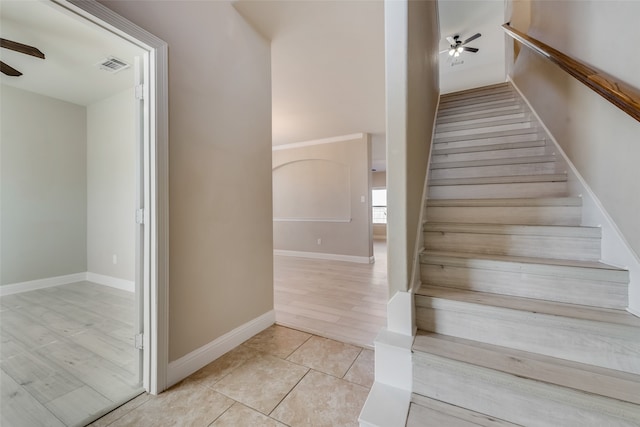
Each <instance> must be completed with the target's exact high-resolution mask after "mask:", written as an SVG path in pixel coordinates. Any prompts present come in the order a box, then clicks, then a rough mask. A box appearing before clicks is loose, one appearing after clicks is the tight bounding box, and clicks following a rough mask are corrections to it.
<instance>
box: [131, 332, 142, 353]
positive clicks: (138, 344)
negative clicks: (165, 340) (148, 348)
mask: <svg viewBox="0 0 640 427" xmlns="http://www.w3.org/2000/svg"><path fill="white" fill-rule="evenodd" d="M133 338H134V341H135V342H134V344H133V345H134V347H135V348H136V349H138V350H142V349H143V348H144V345H143V338H144V334H136V335H135V336H134V337H133Z"/></svg>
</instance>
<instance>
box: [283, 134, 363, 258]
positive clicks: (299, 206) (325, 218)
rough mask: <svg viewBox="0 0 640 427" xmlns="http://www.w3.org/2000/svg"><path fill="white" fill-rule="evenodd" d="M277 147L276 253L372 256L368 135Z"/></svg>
mask: <svg viewBox="0 0 640 427" xmlns="http://www.w3.org/2000/svg"><path fill="white" fill-rule="evenodd" d="M281 147H282V146H278V147H277V148H278V149H276V150H275V151H274V152H273V217H274V223H273V243H274V249H276V250H287V251H300V252H316V253H328V254H337V255H347V256H356V257H367V258H368V257H370V256H372V255H373V247H372V243H371V232H370V223H371V213H370V209H369V206H370V203H371V202H370V199H371V194H370V179H369V177H370V168H371V161H370V153H371V142H370V137H369V135H367V134H363V136H362V138H358V139H354V140H350V141H342V142H334V143H330V144H318V145H311V146H306V147H297V148H289V149H284V150H282V149H279V148H281ZM362 198H364V201H362ZM318 239H321V240H320V244H318Z"/></svg>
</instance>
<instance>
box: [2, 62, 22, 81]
mask: <svg viewBox="0 0 640 427" xmlns="http://www.w3.org/2000/svg"><path fill="white" fill-rule="evenodd" d="M0 72H2V74H6V75H7V76H11V77H20V76H21V75H22V73H21V72H20V71H18V70H16V69H15V68H13V67H12V66H10V65H7V64H5V63H4V62H2V61H0Z"/></svg>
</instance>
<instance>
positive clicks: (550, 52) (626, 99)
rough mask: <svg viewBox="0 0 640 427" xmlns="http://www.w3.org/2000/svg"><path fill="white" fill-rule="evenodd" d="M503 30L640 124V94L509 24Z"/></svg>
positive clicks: (638, 91)
mask: <svg viewBox="0 0 640 427" xmlns="http://www.w3.org/2000/svg"><path fill="white" fill-rule="evenodd" d="M502 28H503V29H504V31H505V32H506V33H507V34H508V35H509V36H511V37H513V38H514V39H515V40H517V41H519V42H520V43H522V44H523V45H524V46H526V47H528V48H529V49H531V50H533V51H534V52H536V53H538V54H540V55H542V56H543V57H545V58H547V59H548V60H549V61H551V62H553V63H554V64H556V65H557V66H559V67H560V68H562V69H563V70H564V71H566V72H567V73H569V74H570V75H572V76H573V77H575V78H576V79H577V80H578V81H580V82H582V83H583V84H585V85H586V86H587V87H589V88H591V89H592V90H593V91H594V92H596V93H598V94H599V95H600V96H602V97H603V98H604V99H606V100H607V101H609V102H611V103H612V104H613V105H615V106H616V107H618V108H620V109H621V110H622V111H624V112H625V113H627V114H628V115H630V116H631V117H633V118H634V119H636V120H637V121H639V122H640V90H638V89H636V88H634V87H633V86H630V85H628V84H626V83H624V82H621V81H619V80H617V79H616V78H615V77H613V76H611V75H609V74H607V73H605V72H604V71H601V70H598V69H597V68H595V67H592V66H590V65H586V64H585V63H583V62H581V61H579V60H577V59H575V58H572V57H570V56H568V55H565V54H564V53H562V52H560V51H558V50H556V49H554V48H552V47H551V46H549V45H547V44H544V43H542V42H541V41H540V40H537V39H535V38H533V37H531V36H528V35H526V34H524V33H522V32H520V31H518V30H516V29H515V28H513V27H511V26H510V25H509V23H506V24H504V25H503V26H502Z"/></svg>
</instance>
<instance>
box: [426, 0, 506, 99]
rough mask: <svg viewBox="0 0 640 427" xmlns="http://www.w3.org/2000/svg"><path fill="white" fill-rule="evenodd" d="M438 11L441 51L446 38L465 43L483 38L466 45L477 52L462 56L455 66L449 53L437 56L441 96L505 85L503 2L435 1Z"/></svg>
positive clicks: (444, 47) (445, 44)
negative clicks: (471, 89) (463, 90)
mask: <svg viewBox="0 0 640 427" xmlns="http://www.w3.org/2000/svg"><path fill="white" fill-rule="evenodd" d="M438 11H439V20H440V35H441V40H440V51H442V50H445V49H448V48H449V42H447V40H446V37H447V36H454V35H460V38H461V39H462V40H463V41H464V40H465V39H467V38H468V37H470V36H472V35H474V34H476V33H480V34H482V37H480V38H478V39H476V40H474V41H472V42H469V44H468V45H467V46H470V47H476V48H478V49H480V51H479V52H478V53H470V52H463V53H462V54H461V55H460V57H459V60H458V61H455V62H456V65H454V66H452V61H451V59H452V58H451V57H450V56H449V55H448V53H441V54H440V91H441V93H448V92H453V91H456V90H462V89H467V88H471V87H477V86H482V85H486V84H490V83H497V82H499V81H504V78H505V74H504V73H505V62H504V57H505V42H504V37H505V36H504V31H503V30H502V28H501V26H502V24H504V19H505V18H504V0H438Z"/></svg>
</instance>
